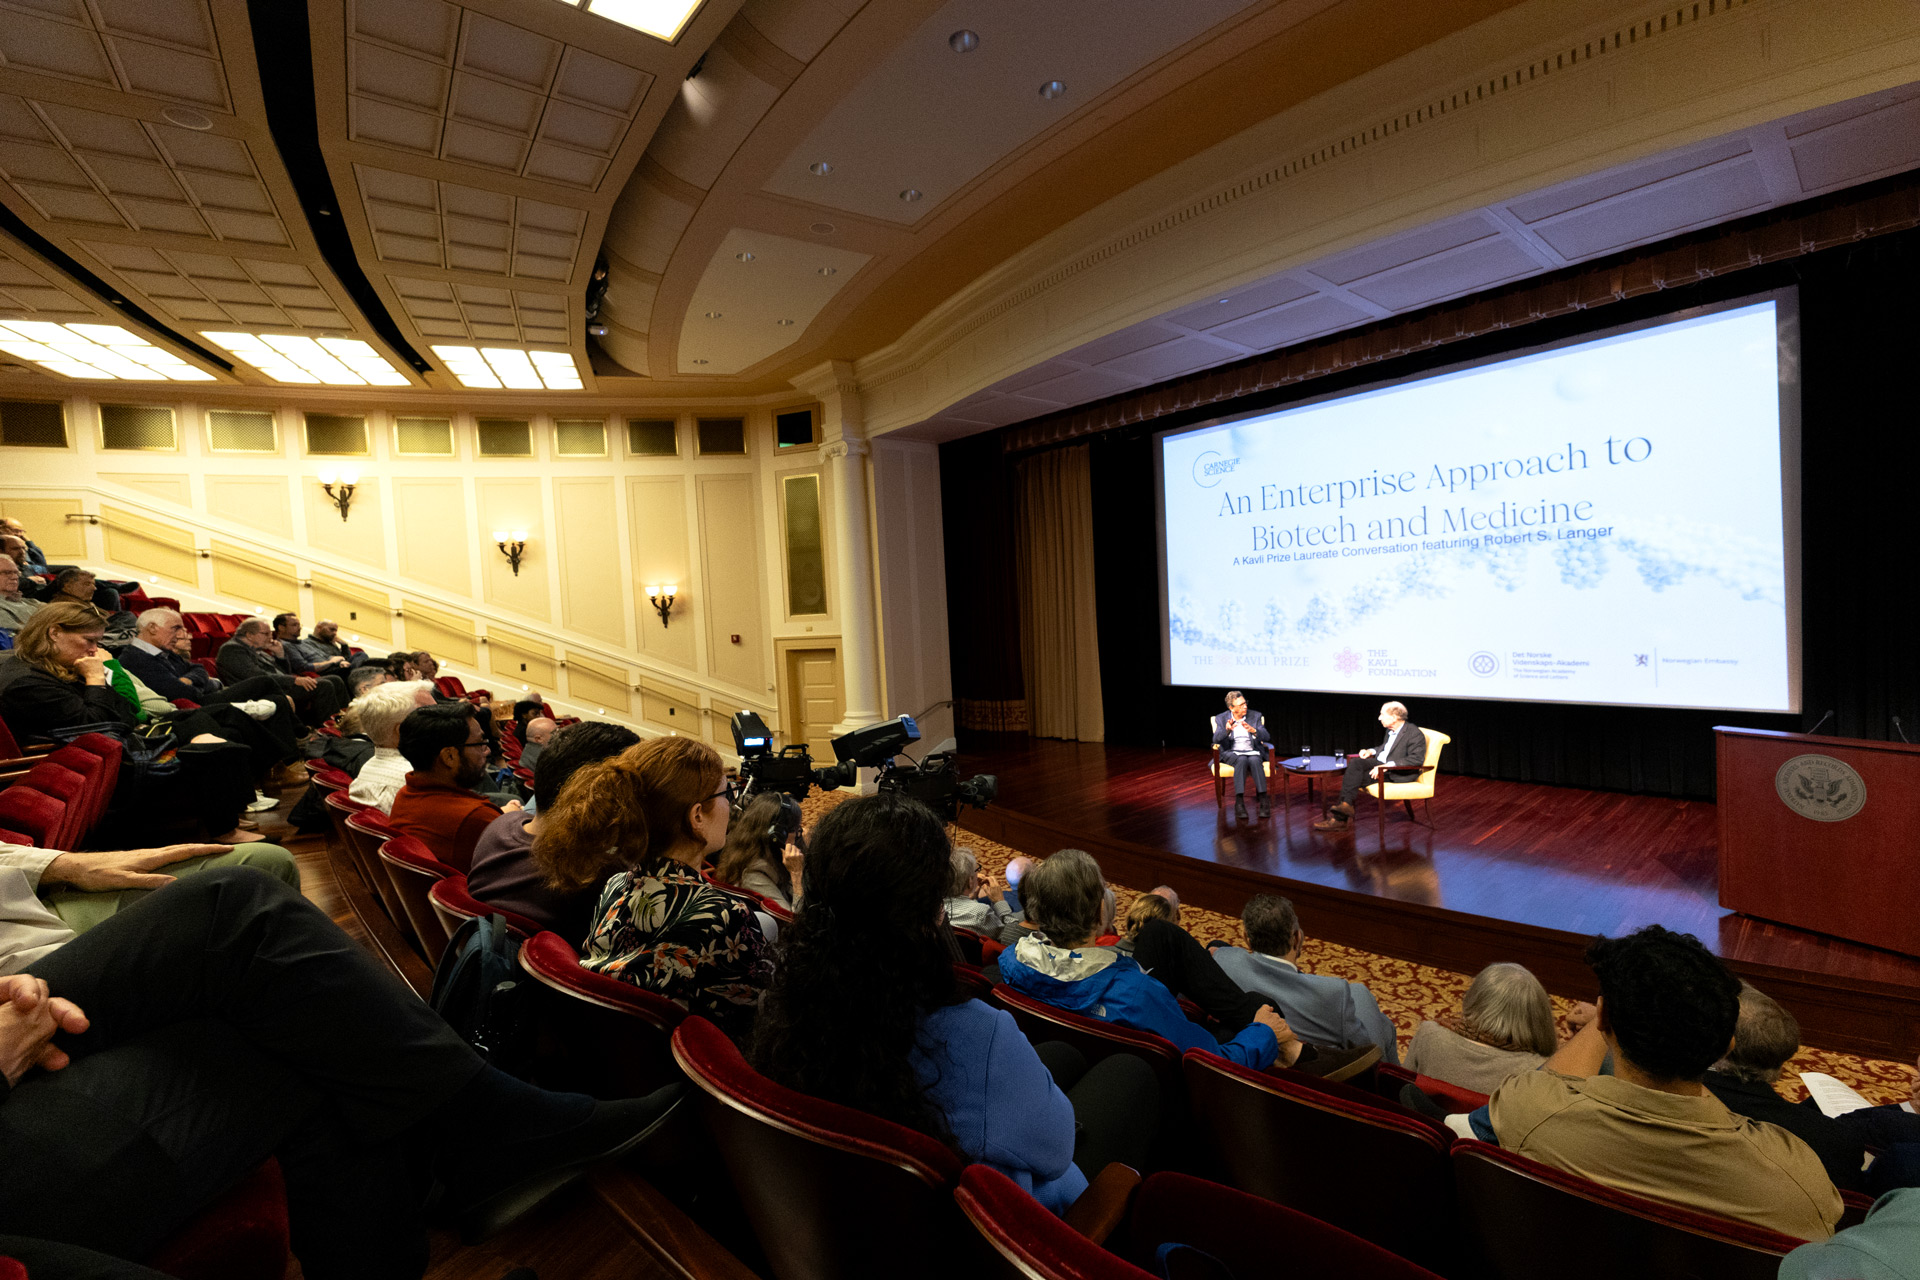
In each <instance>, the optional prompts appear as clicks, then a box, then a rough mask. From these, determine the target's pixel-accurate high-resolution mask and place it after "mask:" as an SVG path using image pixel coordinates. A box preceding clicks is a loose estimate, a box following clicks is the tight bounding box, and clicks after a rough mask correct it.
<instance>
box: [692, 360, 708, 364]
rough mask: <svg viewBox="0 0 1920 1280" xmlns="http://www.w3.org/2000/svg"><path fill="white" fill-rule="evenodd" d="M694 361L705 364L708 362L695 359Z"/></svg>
mask: <svg viewBox="0 0 1920 1280" xmlns="http://www.w3.org/2000/svg"><path fill="white" fill-rule="evenodd" d="M694 363H695V364H705V363H706V361H705V360H695V361H694Z"/></svg>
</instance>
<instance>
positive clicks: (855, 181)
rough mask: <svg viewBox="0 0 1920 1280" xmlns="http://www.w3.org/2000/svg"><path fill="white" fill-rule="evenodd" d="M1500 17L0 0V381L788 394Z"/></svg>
mask: <svg viewBox="0 0 1920 1280" xmlns="http://www.w3.org/2000/svg"><path fill="white" fill-rule="evenodd" d="M1716 2H1717V3H1720V4H1722V5H1724V3H1725V0H1716ZM1514 6H1515V0H1450V2H1449V3H1446V4H1438V5H1407V4H1404V3H1401V2H1399V0H1394V2H1392V3H1389V2H1388V0H1181V3H1179V4H1168V3H1166V2H1165V0H1049V2H1048V3H1046V4H1036V3H1033V0H949V2H947V3H939V2H938V0H885V2H884V3H882V2H880V0H704V2H702V0H684V2H682V0H585V2H584V3H583V2H579V0H460V2H458V3H455V2H453V0H310V2H309V3H306V4H304V5H302V4H300V3H297V2H296V0H0V383H4V384H5V386H7V387H9V388H19V389H29V390H31V391H33V392H35V393H38V394H48V393H49V392H52V391H55V390H56V389H57V390H59V391H61V392H71V391H72V390H73V388H74V387H75V385H76V384H79V385H82V386H86V385H94V386H97V385H98V384H101V383H104V382H108V381H113V380H128V381H140V382H143V383H152V382H156V381H179V382H195V383H198V384H203V385H205V386H206V387H207V388H209V389H211V388H217V387H220V386H222V385H225V386H229V387H235V388H243V387H247V386H252V387H266V388H275V389H278V390H282V391H304V390H308V389H312V390H314V391H315V392H317V393H318V392H321V390H322V389H325V388H334V387H346V388H355V387H358V388H362V389H365V388H369V387H377V388H379V389H380V393H379V394H380V396H381V397H382V398H383V399H384V400H391V401H393V402H396V403H406V402H408V401H410V400H419V401H423V402H424V401H428V400H435V401H445V400H446V399H447V397H448V396H449V395H458V396H460V397H462V398H463V400H466V401H467V402H471V397H472V396H480V397H485V396H486V395H488V394H491V393H495V392H497V393H499V394H500V395H501V396H502V397H508V396H513V395H518V396H521V397H522V398H523V399H524V398H525V396H526V395H527V393H530V392H540V393H543V394H548V393H551V394H553V395H559V396H568V395H580V396H583V397H596V398H597V400H598V401H602V402H603V401H605V400H606V399H607V398H609V397H614V398H618V399H620V400H622V401H631V402H635V403H639V402H644V401H646V400H648V399H660V400H680V401H684V400H687V399H709V398H725V397H739V398H750V397H768V396H777V395H780V394H782V393H787V394H791V393H792V384H791V381H790V380H791V379H792V378H794V377H795V376H796V375H798V374H800V373H801V372H803V371H805V370H808V369H811V368H814V367H816V366H818V365H819V364H820V363H821V362H822V361H825V360H828V359H841V360H850V361H851V360H859V359H861V358H862V357H866V356H870V355H872V354H873V353H875V352H877V351H881V350H882V349H883V348H886V347H887V346H888V344H891V343H896V342H898V341H899V340H901V338H902V335H905V334H907V333H908V332H909V331H910V330H912V329H913V327H914V326H915V325H917V324H921V323H923V322H925V321H926V319H927V317H928V316H929V315H931V314H933V313H934V312H935V311H936V310H937V309H938V308H939V307H941V306H942V305H943V304H944V303H946V302H947V301H948V300H949V299H951V298H953V297H955V296H956V295H958V294H961V293H962V292H963V291H965V290H966V289H967V288H968V287H969V285H970V284H971V283H972V282H974V281H976V280H978V279H979V278H980V277H982V275H983V274H984V273H987V272H989V271H991V270H992V269H994V268H996V267H997V266H1000V265H1002V264H1004V263H1007V262H1009V261H1010V260H1013V259H1014V258H1015V257H1016V255H1018V254H1020V253H1021V252H1022V251H1024V250H1028V249H1030V248H1031V247H1032V246H1034V245H1036V244H1039V243H1041V242H1043V241H1045V240H1046V239H1047V237H1049V236H1052V235H1055V234H1056V233H1059V232H1060V231H1061V229H1062V228H1066V227H1068V226H1069V225H1070V224H1073V223H1074V221H1075V220H1076V219H1079V218H1082V217H1083V216H1084V215H1087V214H1088V213H1089V212H1090V211H1093V210H1096V209H1099V208H1101V207H1102V206H1103V205H1108V204H1110V203H1111V202H1113V201H1115V200H1117V199H1119V198H1122V197H1125V196H1126V195H1127V194H1128V193H1129V192H1132V191H1134V190H1136V189H1138V188H1140V187H1141V186H1142V184H1145V183H1147V182H1149V181H1150V180H1153V179H1156V178H1160V177H1163V176H1164V175H1167V174H1169V173H1173V172H1177V171H1178V169H1179V167H1180V166H1181V165H1182V164H1183V163H1185V162H1187V161H1188V160H1189V159H1190V158H1191V157H1193V156H1195V155H1197V154H1199V153H1201V152H1203V151H1205V150H1206V149H1207V148H1209V147H1214V146H1215V145H1216V144H1220V143H1223V142H1225V141H1227V140H1229V139H1232V138H1235V137H1236V136H1238V135H1241V134H1242V133H1243V131H1246V130H1248V129H1250V128H1251V127H1253V126H1255V125H1257V124H1259V123H1260V122H1262V121H1266V120H1269V119H1270V118H1273V117H1275V116H1276V115H1278V114H1279V113H1282V112H1285V111H1287V110H1289V109H1291V108H1296V107H1298V106H1300V104H1303V103H1308V102H1310V101H1312V100H1314V99H1315V97H1316V95H1321V94H1324V93H1326V92H1327V91H1329V90H1331V89H1334V88H1335V87H1337V86H1340V85H1342V84H1347V83H1351V82H1353V81H1355V80H1356V79H1357V78H1361V77H1364V76H1367V75H1369V74H1371V73H1376V72H1379V71H1380V69H1382V68H1386V67H1388V66H1390V65H1391V64H1394V63H1395V61H1396V59H1401V58H1404V57H1406V56H1407V55H1409V54H1412V53H1414V52H1416V51H1419V50H1422V49H1430V48H1432V47H1434V46H1436V45H1438V44H1441V43H1444V42H1446V41H1448V40H1452V39H1456V38H1459V37H1460V36H1461V33H1464V32H1468V31H1469V30H1470V29H1473V28H1474V27H1475V26H1476V24H1481V23H1485V22H1489V21H1492V20H1496V19H1498V18H1499V17H1500V16H1501V15H1503V14H1505V13H1506V12H1508V11H1509V10H1511V9H1513V8H1514ZM1580 7H1581V9H1582V11H1583V12H1584V11H1586V10H1594V11H1596V12H1597V11H1599V10H1600V9H1602V8H1605V7H1606V6H1605V5H1604V2H1603V0H1580ZM1614 7H1616V8H1617V6H1614ZM1695 7H1698V6H1695ZM647 28H651V30H649V29H647ZM1917 113H1920V100H1916V98H1915V97H1914V96H1913V95H1912V94H1911V93H1910V92H1908V91H1906V90H1889V91H1887V92H1885V93H1882V94H1878V95H1875V96H1872V97H1871V98H1868V99H1862V100H1860V101H1858V102H1856V103H1851V104H1843V105H1842V106H1840V107H1831V106H1829V107H1823V108H1821V109H1820V110H1817V111H1811V112H1802V113H1799V114H1797V115H1795V116H1793V117H1791V118H1788V119H1782V120H1775V121H1773V122H1771V123H1768V124H1765V125H1761V126H1753V127H1747V128H1743V129H1738V130H1732V131H1729V132H1728V133H1726V134H1725V135H1723V136H1721V137H1718V138H1716V139H1714V140H1712V141H1709V142H1707V143H1705V144H1700V143H1697V142H1692V143H1689V144H1688V145H1686V146H1683V147H1678V148H1675V149H1674V150H1673V151H1672V152H1671V153H1670V154H1664V155H1661V156H1659V157H1658V158H1656V159H1654V160H1652V161H1642V162H1639V163H1636V164H1635V165H1632V166H1622V167H1617V168H1614V169H1608V170H1604V171H1601V172H1598V173H1592V174H1587V175H1584V176H1583V177H1582V178H1581V179H1579V180H1578V181H1574V182H1563V183H1558V184H1553V185H1550V186H1547V187H1545V188H1543V189H1540V190H1535V191H1533V192H1530V193H1529V194H1527V195H1525V196H1522V197H1516V198H1514V199H1510V200H1505V201H1502V202H1500V203H1498V204H1493V205H1488V206H1486V207H1482V208H1478V209H1475V210H1473V211H1471V212H1469V213H1466V214H1464V215H1456V216H1451V217H1449V218H1446V219H1444V220H1442V221H1439V222H1436V223H1434V224H1432V225H1429V226H1424V227H1421V228H1419V229H1417V230H1415V231H1412V232H1408V233H1405V234H1400V235H1396V236H1393V237H1389V238H1385V239H1382V240H1379V241H1377V242H1374V243H1370V244H1365V245H1362V246H1359V247H1357V248H1348V249H1346V250H1343V251H1342V252H1340V253H1338V254H1334V255H1330V256H1328V257H1326V258H1325V259H1324V260H1321V261H1317V262H1314V263H1312V264H1310V265H1308V266H1303V267H1298V268H1294V269H1289V270H1288V271H1286V272H1282V273H1277V274H1273V275H1271V276H1268V277H1266V278H1262V279H1257V280H1252V281H1248V282H1243V283H1242V284H1240V285H1236V287H1234V288H1233V289H1232V290H1230V291H1223V292H1222V293H1221V295H1220V296H1219V297H1217V298H1207V299H1204V300H1202V301H1200V302H1197V303H1188V304H1185V305H1183V306H1181V307H1180V308H1177V309H1174V310H1171V311H1169V312H1167V313H1166V314H1162V315H1158V316H1156V317H1154V318H1152V319H1149V320H1145V321H1140V322H1136V323H1130V324H1128V325H1125V326H1123V327H1120V328H1117V329H1116V330H1114V331H1112V332H1110V333H1107V334H1104V335H1103V336H1101V337H1100V338H1099V339H1097V340H1095V341H1093V342H1089V343H1086V344H1083V345H1082V346H1080V347H1078V348H1075V349H1073V350H1070V351H1067V352H1065V353H1064V354H1061V355H1058V356H1055V357H1052V358H1048V359H1046V360H1044V361H1043V362H1042V363H1039V364H1038V365H1036V366H1034V367H1031V368H1026V369H1022V370H1020V371H1019V372H1018V373H1016V374H1013V375H1011V376H1008V377H1005V378H1002V379H999V380H998V381H996V382H994V383H993V384H991V385H988V386H984V387H980V388H978V389H976V390H973V391H972V393H971V394H968V395H966V396H965V397H964V398H959V399H957V400H956V401H955V402H953V403H950V404H947V405H945V406H943V407H941V408H939V410H938V411H937V412H935V413H933V414H932V415H931V416H930V417H927V418H926V419H925V421H924V422H923V423H922V425H921V426H920V428H919V431H920V433H921V434H923V435H925V436H927V437H928V438H949V437H951V436H954V435H959V434H965V433H967V432H971V431H978V430H983V429H987V428H989V427H993V426H998V425H1003V424H1005V423H1008V422H1013V421H1018V420H1020V419H1022V418H1026V417H1031V416H1034V415H1036V414H1040V413H1046V412H1051V411H1054V410H1057V409H1059V408H1061V407H1064V406H1069V405H1073V404H1078V403H1084V402H1085V401H1087V400H1091V399H1097V398H1099V397H1101V396H1105V395H1111V394H1114V393H1116V392H1120V391H1125V390H1128V389H1131V388H1134V387H1137V386H1140V385H1144V384H1145V383H1148V382H1152V381H1156V380H1158V379H1161V378H1165V377H1168V376H1172V375H1175V374H1179V373H1184V372H1188V371H1191V370H1193V369H1197V368H1202V367H1205V366H1207V365H1209V364H1217V363H1221V362H1223V361H1228V360H1233V359H1238V358H1240V357H1242V356H1245V355H1247V354H1250V353H1255V352H1261V351H1267V350H1272V349H1275V348H1277V347H1282V346H1286V345H1289V344H1291V343H1294V342H1297V341H1301V340H1303V339H1306V338H1310V337H1315V336H1319V335H1322V334H1325V333H1328V332H1332V331H1334V330H1337V329H1340V328H1345V327H1349V326H1352V325H1355V324H1362V323H1366V322H1368V321H1371V320H1374V319H1378V318H1381V317H1383V316H1386V315H1390V314H1393V313H1396V312H1399V311H1405V310H1408V309H1413V308H1417V307H1420V306H1424V305H1427V304H1428V303H1430V302H1433V301H1437V300H1440V299H1442V298H1446V297H1453V296H1459V295H1460V294H1462V293H1465V292H1470V291H1472V290H1474V289H1478V288H1483V287H1486V286H1487V285H1490V284H1496V283H1501V282H1504V281H1507V280H1512V279H1515V278H1518V277H1520V276H1523V275H1527V274H1533V273H1538V272H1541V271H1546V270H1551V269H1553V268H1555V267H1557V266H1561V265H1564V264H1566V263H1569V262H1575V261H1580V260H1582V259H1585V258H1590V257H1593V256H1596V255H1599V254H1603V253H1607V252H1611V251H1613V250H1614V249H1617V248H1619V247H1623V246H1625V245H1628V244H1632V243H1642V242H1645V241H1647V240H1651V239H1656V238H1658V237H1660V236H1664V235H1668V234H1671V233H1672V232H1673V231H1675V230H1682V229H1686V228H1688V227H1693V226H1699V225H1704V224H1706V223H1709V222H1714V221H1720V220H1724V219H1727V218H1731V217H1737V216H1740V215H1742V214H1744V213H1748V212H1753V211H1755V210H1758V209H1764V208H1769V207H1773V206H1775V205H1778V204H1782V203H1788V202H1791V201H1792V200H1796V199H1800V198H1804V196H1806V195H1808V194H1817V193H1819V192H1822V191H1827V190H1833V189H1835V188H1837V187H1840V186H1845V185H1849V184H1851V183H1855V182H1859V181H1864V180H1867V179H1869V178H1871V177H1875V176H1880V175H1882V174H1885V173H1888V172H1893V171H1896V170H1898V169H1901V168H1907V167H1911V166H1913V165H1914V164H1916V163H1920V154H1915V145H1914V143H1913V139H1914V138H1915V137H1917V136H1920V114H1917ZM601 269H604V271H605V276H604V280H603V281H599V280H597V279H596V277H597V273H598V272H599V271H600V270H601ZM212 394H214V395H216V396H217V395H220V394H229V393H222V392H218V391H213V392H212Z"/></svg>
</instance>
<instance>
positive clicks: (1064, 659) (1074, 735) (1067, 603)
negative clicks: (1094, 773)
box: [1016, 445, 1107, 742]
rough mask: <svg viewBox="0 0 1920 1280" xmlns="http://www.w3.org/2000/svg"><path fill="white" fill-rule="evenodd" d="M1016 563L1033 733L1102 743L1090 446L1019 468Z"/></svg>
mask: <svg viewBox="0 0 1920 1280" xmlns="http://www.w3.org/2000/svg"><path fill="white" fill-rule="evenodd" d="M1018 492H1019V522H1018V525H1017V528H1016V547H1017V555H1016V560H1017V563H1018V565H1019V576H1020V660H1021V665H1022V666H1023V667H1024V668H1025V669H1026V682H1027V723H1028V732H1030V733H1032V734H1034V735H1035V736H1036V737H1041V738H1071V739H1077V740H1079V741H1081V742H1100V741H1103V740H1104V739H1105V738H1106V734H1107V726H1106V714H1105V711H1104V710H1103V708H1102V706H1101V699H1100V635H1099V625H1098V623H1097V622H1096V610H1095V606H1094V586H1093V468H1092V462H1091V459H1090V457H1089V455H1088V453H1087V447H1086V446H1085V445H1078V446H1074V447H1072V448H1067V449H1054V450H1049V451H1047V452H1045V453H1039V454H1035V455H1034V456H1032V457H1030V458H1026V459H1023V460H1022V461H1021V462H1020V464H1019V484H1018Z"/></svg>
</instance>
